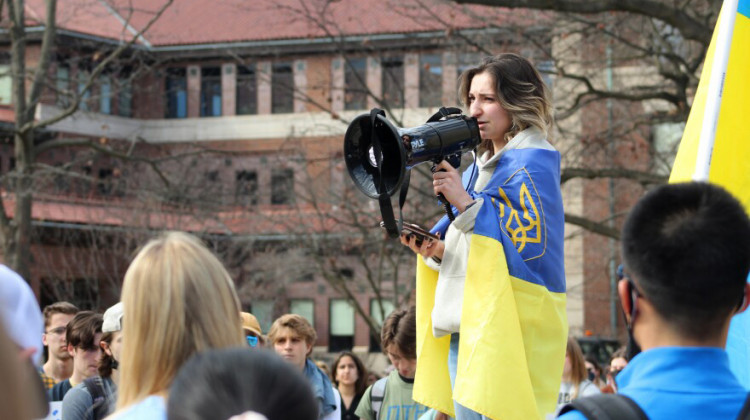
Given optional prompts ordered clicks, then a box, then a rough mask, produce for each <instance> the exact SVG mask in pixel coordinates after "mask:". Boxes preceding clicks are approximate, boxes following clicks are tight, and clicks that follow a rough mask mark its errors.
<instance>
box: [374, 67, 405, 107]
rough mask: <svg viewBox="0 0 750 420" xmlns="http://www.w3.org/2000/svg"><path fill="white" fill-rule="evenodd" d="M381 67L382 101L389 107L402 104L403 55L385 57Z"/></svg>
mask: <svg viewBox="0 0 750 420" xmlns="http://www.w3.org/2000/svg"><path fill="white" fill-rule="evenodd" d="M380 65H381V67H382V71H383V73H382V82H383V102H385V103H386V104H388V106H390V107H391V108H402V107H403V106H404V57H400V56H399V57H386V58H383V59H382V60H381V62H380Z"/></svg>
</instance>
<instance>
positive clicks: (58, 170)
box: [55, 162, 70, 193]
mask: <svg viewBox="0 0 750 420" xmlns="http://www.w3.org/2000/svg"><path fill="white" fill-rule="evenodd" d="M66 172H67V171H66V170H65V169H64V164H63V163H62V162H60V163H56V164H55V192H56V193H69V192H70V178H68V175H67V173H66Z"/></svg>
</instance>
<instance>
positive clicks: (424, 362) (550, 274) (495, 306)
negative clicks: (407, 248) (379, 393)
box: [414, 149, 568, 419]
mask: <svg viewBox="0 0 750 420" xmlns="http://www.w3.org/2000/svg"><path fill="white" fill-rule="evenodd" d="M472 170H473V168H469V169H468V170H467V171H466V172H465V173H464V184H465V186H467V185H466V184H467V181H468V180H469V179H470V178H472V177H471V176H470V174H471V173H472ZM467 190H468V191H470V192H471V193H472V195H474V196H475V197H482V198H483V199H484V200H483V203H482V207H481V209H480V210H479V214H478V215H477V219H476V224H475V227H474V232H473V234H472V236H471V246H470V250H469V260H468V268H467V273H466V282H465V286H464V301H463V310H462V313H461V335H460V341H459V359H458V368H457V375H456V383H455V389H454V391H453V392H451V386H450V378H449V375H448V367H447V366H448V350H449V345H450V337H449V336H445V337H442V338H440V339H436V338H435V337H434V336H433V334H432V322H431V312H432V309H433V306H434V302H435V301H434V298H435V289H436V285H437V278H438V273H437V272H435V271H433V270H431V269H430V268H428V267H427V266H426V265H425V264H424V262H423V261H422V259H421V258H418V267H417V374H416V378H415V384H414V400H415V401H418V402H420V403H422V404H424V405H427V406H430V407H433V408H435V409H437V410H439V411H442V412H444V413H448V414H452V413H453V402H452V400H453V399H455V400H456V401H458V402H459V403H460V404H461V405H463V406H465V407H468V408H470V409H472V410H474V411H476V412H479V413H481V414H484V415H485V416H487V417H489V418H492V419H532V418H542V417H544V416H545V415H546V414H548V413H552V412H554V410H555V405H556V401H557V395H558V392H559V390H560V380H561V376H562V369H563V363H564V359H565V345H566V339H567V334H568V327H567V318H566V312H565V302H566V299H565V274H564V266H563V230H564V214H563V208H562V197H561V194H560V154H559V153H558V152H556V151H552V150H544V149H515V150H509V151H508V152H506V153H505V154H504V155H503V156H502V157H501V158H500V161H499V162H498V165H497V168H496V169H495V172H494V174H493V175H492V177H491V179H490V182H489V183H488V185H487V187H486V188H485V190H484V191H481V192H478V193H477V192H473V188H471V186H469V188H467ZM446 228H447V222H446V220H445V219H444V220H441V221H440V222H438V224H437V225H436V226H435V228H433V231H437V230H445V229H446Z"/></svg>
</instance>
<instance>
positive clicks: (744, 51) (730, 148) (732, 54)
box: [669, 0, 750, 212]
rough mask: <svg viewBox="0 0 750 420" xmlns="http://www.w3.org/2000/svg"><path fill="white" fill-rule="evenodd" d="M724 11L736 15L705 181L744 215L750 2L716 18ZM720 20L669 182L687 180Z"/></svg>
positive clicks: (749, 159)
mask: <svg viewBox="0 0 750 420" xmlns="http://www.w3.org/2000/svg"><path fill="white" fill-rule="evenodd" d="M725 13H736V16H735V23H734V31H733V36H732V39H731V40H728V41H729V42H731V47H730V50H729V61H728V62H727V68H726V77H725V79H724V86H723V91H722V92H721V108H720V113H719V119H718V121H717V125H716V135H715V140H714V146H713V153H712V155H711V164H710V172H709V176H708V180H709V181H710V182H712V183H715V184H719V185H721V186H723V187H724V188H726V189H727V190H729V191H730V192H731V193H732V194H733V195H734V196H735V197H737V198H738V199H739V200H740V201H741V202H742V204H743V205H744V206H745V209H746V210H748V211H749V212H750V128H749V127H748V126H747V124H748V118H750V0H740V1H739V4H738V8H737V10H729V11H727V10H724V9H722V12H721V15H722V16H723V15H724V14H725ZM721 22H722V19H721V18H720V19H719V22H718V23H717V24H716V26H717V27H716V30H715V31H714V36H713V39H712V40H711V45H710V46H709V47H708V52H707V53H706V60H705V63H704V65H703V71H702V73H701V79H700V83H699V84H698V90H697V91H696V94H695V99H694V101H693V106H692V108H691V109H690V117H689V118H688V121H687V125H686V126H685V133H684V134H683V136H682V141H681V142H680V148H679V150H678V152H677V158H676V159H675V163H674V166H673V167H672V174H671V176H670V178H669V182H670V183H673V182H685V181H690V180H692V177H693V171H694V168H695V165H696V161H697V159H698V145H699V142H700V133H701V128H702V127H703V123H704V121H703V120H704V118H703V117H704V109H705V106H706V100H707V97H708V95H709V94H717V92H709V89H708V82H709V79H710V77H711V73H712V70H713V66H712V63H713V58H714V53H715V51H716V47H717V34H718V32H719V25H720V24H721Z"/></svg>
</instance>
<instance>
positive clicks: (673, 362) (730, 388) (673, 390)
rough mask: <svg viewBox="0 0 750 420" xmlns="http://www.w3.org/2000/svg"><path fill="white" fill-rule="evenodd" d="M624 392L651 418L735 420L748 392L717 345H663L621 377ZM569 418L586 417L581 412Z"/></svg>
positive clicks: (566, 418)
mask: <svg viewBox="0 0 750 420" xmlns="http://www.w3.org/2000/svg"><path fill="white" fill-rule="evenodd" d="M617 383H618V387H619V392H620V393H621V394H624V395H627V396H628V397H630V398H632V399H633V400H634V401H635V402H636V403H638V405H639V406H640V407H641V409H643V411H644V412H645V413H646V415H647V416H648V418H649V419H650V420H661V419H670V420H671V419H683V420H689V419H696V420H699V419H700V420H704V419H735V418H737V415H738V414H739V413H740V410H741V409H742V405H743V404H744V402H745V398H747V395H748V391H747V390H746V389H744V388H743V387H742V385H741V384H740V383H739V381H738V380H737V378H735V376H734V374H732V372H731V371H730V370H729V359H728V357H727V353H726V352H725V351H724V350H723V349H720V348H716V347H659V348H655V349H651V350H648V351H645V352H643V353H641V354H639V355H637V356H636V357H634V358H633V360H631V361H630V363H629V364H628V365H627V366H626V367H625V369H623V370H622V372H620V374H619V375H617ZM560 418H561V419H564V420H580V419H584V418H585V417H584V416H583V415H582V414H581V413H580V412H578V411H573V412H570V413H567V414H564V415H563V416H561V417H560Z"/></svg>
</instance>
